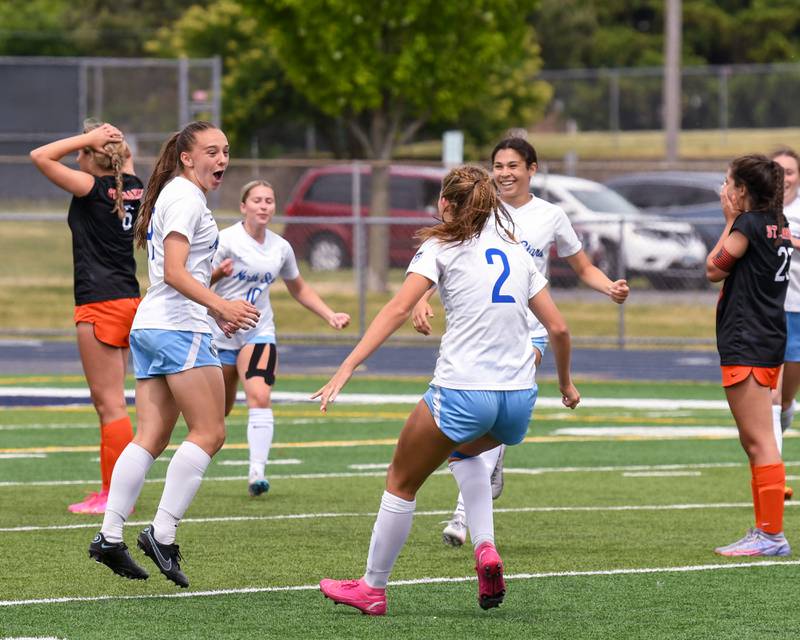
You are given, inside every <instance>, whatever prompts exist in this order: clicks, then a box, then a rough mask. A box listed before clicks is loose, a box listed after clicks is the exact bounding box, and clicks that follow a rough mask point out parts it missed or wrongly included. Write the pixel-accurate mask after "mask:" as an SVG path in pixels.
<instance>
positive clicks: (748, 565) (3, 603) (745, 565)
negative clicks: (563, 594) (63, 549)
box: [0, 560, 800, 607]
mask: <svg viewBox="0 0 800 640" xmlns="http://www.w3.org/2000/svg"><path fill="white" fill-rule="evenodd" d="M799 564H800V560H763V561H760V562H739V563H735V564H699V565H686V566H682V567H645V568H641V569H604V570H597V571H549V572H544V573H515V574H510V575H506V576H504V577H505V579H506V580H543V579H547V578H590V577H594V576H625V575H639V574H653V573H690V572H694V571H726V570H729V569H753V568H759V569H761V568H764V567H783V566H796V565H799ZM474 580H475V576H461V577H456V578H444V577H442V578H417V579H415V580H396V581H394V580H393V581H391V582H390V583H389V585H390V586H392V587H400V586H413V585H420V584H446V583H456V582H473V581H474ZM317 589H319V585H318V584H304V585H299V586H294V587H291V586H284V587H243V588H241V589H218V590H214V591H189V592H181V593H164V594H144V595H137V596H73V597H63V598H40V599H30V600H0V607H19V606H32V605H40V604H65V603H70V602H107V601H111V600H154V599H159V598H207V597H213V596H228V595H239V594H248V593H276V592H284V591H316V590H317Z"/></svg>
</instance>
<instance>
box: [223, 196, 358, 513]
mask: <svg viewBox="0 0 800 640" xmlns="http://www.w3.org/2000/svg"><path fill="white" fill-rule="evenodd" d="M239 210H240V211H241V212H242V215H243V216H244V220H242V221H241V222H239V223H237V224H235V225H233V226H232V227H229V228H227V229H225V230H224V231H222V232H220V234H219V247H218V248H217V253H216V255H215V256H214V267H215V269H214V273H213V274H212V276H211V282H212V283H216V285H215V286H214V291H215V292H216V293H217V295H219V296H222V297H223V298H225V299H226V300H247V301H249V302H251V303H253V304H254V305H255V306H256V308H257V309H258V310H259V312H260V313H261V317H260V318H259V321H258V324H257V325H256V326H255V327H253V328H252V329H250V330H249V331H239V332H237V333H236V334H234V335H233V336H231V337H228V336H226V335H225V334H224V333H223V332H222V330H221V329H220V328H219V327H218V326H217V324H216V323H215V322H213V321H212V322H209V325H210V327H211V331H212V333H213V336H214V343H215V344H216V346H217V348H218V349H219V358H220V360H221V361H222V375H223V377H224V379H225V415H226V416H227V415H228V414H229V413H230V411H231V409H232V408H233V403H234V401H235V400H236V388H237V386H238V383H239V380H240V379H241V380H242V384H243V386H244V392H245V395H246V397H247V408H248V418H247V443H248V446H249V449H250V472H249V474H248V492H249V493H250V495H251V496H254V497H255V496H258V495H261V494H262V493H266V492H267V491H269V481H268V480H267V479H266V478H265V477H264V468H265V467H266V464H267V460H268V458H269V450H270V447H271V446H272V434H273V431H274V417H273V415H272V406H271V396H272V386H273V385H274V384H275V372H276V371H277V368H278V354H277V348H276V341H275V318H274V315H273V313H272V307H271V305H270V299H269V289H270V286H271V285H272V283H273V282H275V280H276V279H277V278H278V277H281V278H283V280H284V282H285V283H286V288H287V289H288V290H289V293H290V294H291V295H292V297H293V298H294V299H295V300H297V301H298V302H299V303H300V304H301V305H303V306H304V307H305V308H306V309H309V310H310V311H313V312H314V313H316V314H317V315H318V316H319V317H320V318H322V319H323V320H325V322H327V323H328V324H329V325H330V326H331V327H333V328H334V329H343V328H344V327H346V326H347V325H348V324H349V323H350V316H349V315H347V314H346V313H338V312H336V311H333V310H332V309H331V308H330V307H328V305H326V304H325V303H324V302H323V300H322V299H321V298H320V297H319V295H318V294H317V292H316V291H314V289H312V288H311V286H309V285H308V284H307V283H306V282H305V281H304V280H303V278H302V277H301V276H300V271H299V270H298V268H297V261H296V260H295V257H294V251H292V247H291V245H290V244H289V243H288V242H287V241H286V240H284V239H283V238H281V237H280V236H279V235H278V234H276V233H274V232H272V231H270V230H269V229H267V225H268V224H269V222H270V220H272V216H274V215H275V191H274V189H273V188H272V185H270V184H269V183H268V182H265V181H264V180H253V181H252V182H248V183H247V184H246V185H244V187H242V192H241V201H240V204H239Z"/></svg>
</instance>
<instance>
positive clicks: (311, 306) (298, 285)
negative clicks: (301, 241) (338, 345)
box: [285, 276, 350, 329]
mask: <svg viewBox="0 0 800 640" xmlns="http://www.w3.org/2000/svg"><path fill="white" fill-rule="evenodd" d="M285 282H286V288H287V289H288V290H289V293H290V294H291V295H292V297H293V298H294V299H295V300H297V301H298V302H299V303H300V304H302V305H303V306H304V307H305V308H306V309H308V310H309V311H313V312H314V313H316V314H317V315H318V316H319V317H320V318H322V319H323V320H324V321H325V322H327V323H328V324H329V325H330V326H331V327H333V328H334V329H344V328H345V327H346V326H347V325H348V324H350V315H349V314H347V313H341V312H338V311H334V310H333V309H331V308H330V307H329V306H328V305H327V304H325V302H324V301H323V300H322V298H320V297H319V294H318V293H317V292H316V291H314V288H313V287H312V286H311V285H310V284H308V283H307V282H306V281H305V280H303V277H302V276H297V277H296V278H294V279H292V280H285Z"/></svg>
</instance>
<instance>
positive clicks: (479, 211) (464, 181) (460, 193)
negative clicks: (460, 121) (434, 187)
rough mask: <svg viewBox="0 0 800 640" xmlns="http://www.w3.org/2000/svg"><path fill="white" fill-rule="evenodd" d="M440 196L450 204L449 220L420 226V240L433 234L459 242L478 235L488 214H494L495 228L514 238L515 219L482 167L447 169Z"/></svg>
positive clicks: (442, 238) (433, 236) (446, 240)
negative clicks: (433, 224) (432, 225)
mask: <svg viewBox="0 0 800 640" xmlns="http://www.w3.org/2000/svg"><path fill="white" fill-rule="evenodd" d="M441 197H442V198H444V199H445V200H446V201H447V203H448V206H449V207H451V215H450V220H448V221H446V222H441V223H440V224H437V225H436V226H434V227H423V228H422V229H420V230H419V231H418V232H417V234H416V237H417V238H418V239H419V240H420V241H422V242H424V241H425V240H427V239H428V238H436V239H438V240H441V241H442V242H447V243H450V242H452V243H456V244H461V243H463V242H466V241H467V240H470V239H472V238H475V237H477V236H478V235H480V233H481V231H482V230H483V228H484V226H485V225H486V222H487V220H488V219H489V217H490V216H493V217H494V221H495V226H496V227H497V230H498V232H501V231H504V232H505V235H506V236H508V238H509V239H510V240H513V239H514V235H513V232H512V229H513V227H514V222H513V221H512V220H511V216H510V215H509V214H508V211H506V209H505V207H504V206H503V203H502V202H501V201H500V197H499V196H498V195H497V188H496V187H495V185H494V182H492V178H491V177H490V176H489V174H488V173H487V172H486V170H485V169H483V167H478V166H474V165H463V166H460V167H456V168H455V169H453V170H452V171H450V173H448V174H447V175H446V176H445V177H444V180H442V193H441ZM506 225H508V226H506ZM509 227H510V228H509ZM500 235H501V236H502V235H503V234H502V233H500Z"/></svg>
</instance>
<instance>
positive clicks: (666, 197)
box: [606, 171, 725, 250]
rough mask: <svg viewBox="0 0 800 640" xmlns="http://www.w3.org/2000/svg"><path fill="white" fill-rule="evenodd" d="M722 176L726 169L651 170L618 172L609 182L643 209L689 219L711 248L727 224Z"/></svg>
mask: <svg viewBox="0 0 800 640" xmlns="http://www.w3.org/2000/svg"><path fill="white" fill-rule="evenodd" d="M723 180H725V174H724V173H716V172H705V171H651V172H647V173H629V174H625V175H622V176H617V177H616V178H612V179H611V180H607V181H606V185H607V186H609V187H611V188H612V189H613V190H614V191H616V192H617V193H619V194H621V195H622V196H624V197H625V199H627V200H629V201H630V202H632V203H633V204H635V205H636V206H637V207H639V209H641V210H642V213H649V214H653V215H658V216H662V217H665V218H676V219H678V220H683V221H684V222H688V223H689V224H691V225H692V226H693V227H694V228H695V230H696V231H697V233H698V235H699V236H700V238H701V239H702V240H703V243H704V244H705V245H706V247H708V249H709V250H711V249H713V248H714V245H715V244H716V243H717V240H719V236H720V234H721V233H722V230H723V229H724V228H725V218H724V216H723V215H722V206H721V205H720V203H719V192H720V189H721V188H722V182H723Z"/></svg>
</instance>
